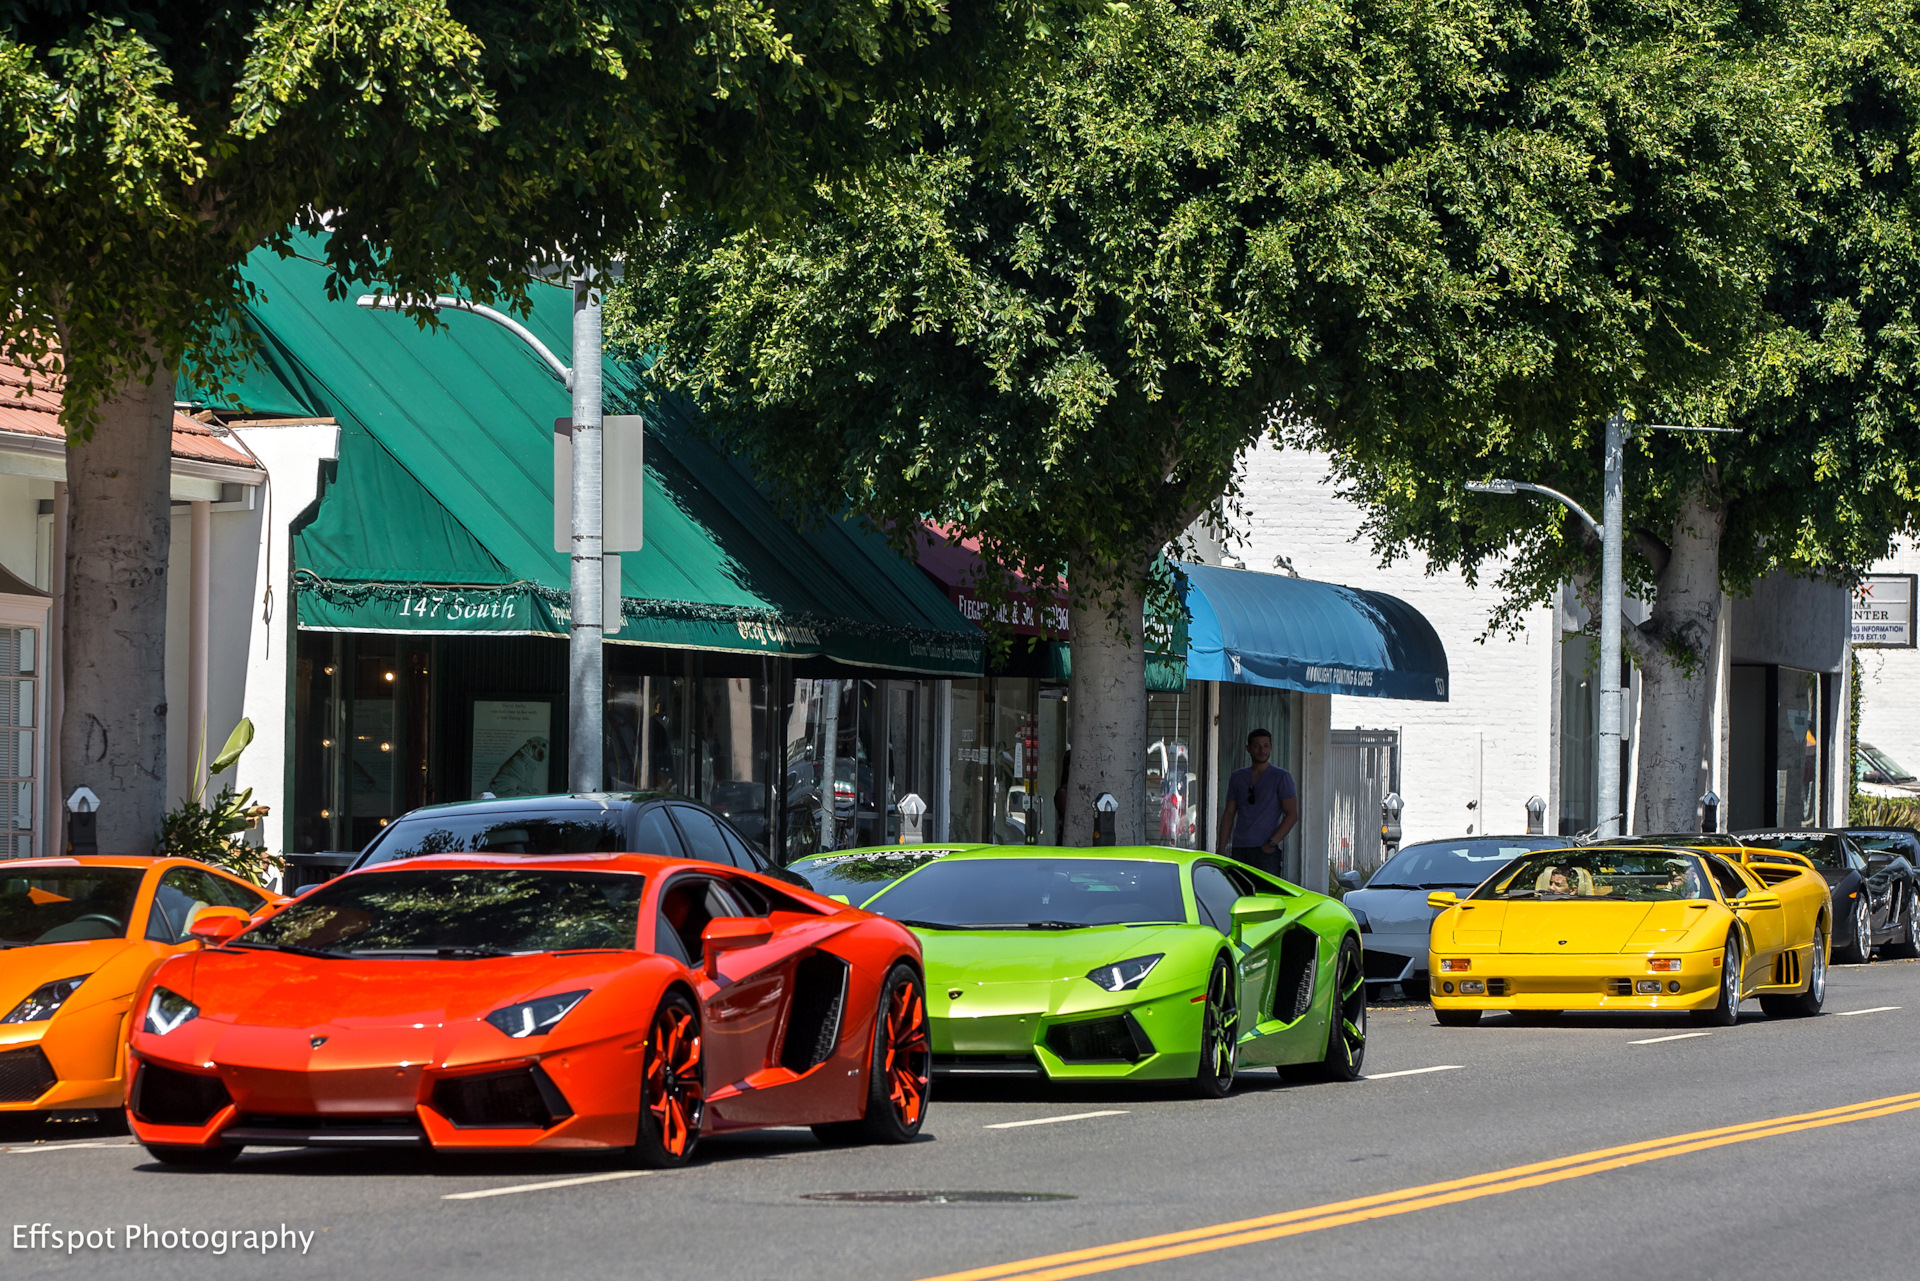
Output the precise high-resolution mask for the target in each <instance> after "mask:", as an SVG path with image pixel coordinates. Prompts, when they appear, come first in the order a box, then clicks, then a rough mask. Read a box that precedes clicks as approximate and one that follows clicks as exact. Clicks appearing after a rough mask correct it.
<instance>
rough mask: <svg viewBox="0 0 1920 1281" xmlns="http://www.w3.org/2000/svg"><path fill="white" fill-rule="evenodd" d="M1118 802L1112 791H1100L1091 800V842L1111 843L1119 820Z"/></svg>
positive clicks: (1113, 840) (1114, 837)
mask: <svg viewBox="0 0 1920 1281" xmlns="http://www.w3.org/2000/svg"><path fill="white" fill-rule="evenodd" d="M1119 814H1120V802H1119V801H1117V800H1115V799H1114V798H1113V793H1112V792H1102V793H1100V795H1099V796H1098V797H1097V798H1095V800H1094V802H1093V843H1094V844H1095V845H1112V844H1113V843H1114V842H1115V840H1116V839H1117V838H1116V835H1115V832H1116V830H1117V825H1118V822H1119Z"/></svg>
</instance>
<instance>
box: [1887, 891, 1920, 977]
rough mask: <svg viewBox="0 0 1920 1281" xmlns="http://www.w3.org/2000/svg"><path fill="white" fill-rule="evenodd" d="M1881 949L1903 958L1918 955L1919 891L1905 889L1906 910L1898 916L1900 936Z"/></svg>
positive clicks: (1890, 954) (1919, 947) (1919, 946)
mask: <svg viewBox="0 0 1920 1281" xmlns="http://www.w3.org/2000/svg"><path fill="white" fill-rule="evenodd" d="M1881 950H1882V951H1884V952H1885V953H1886V954H1887V955H1888V956H1897V957H1900V958H1902V959H1904V960H1911V959H1912V958H1914V957H1916V956H1920V891H1915V890H1912V889H1909V890H1908V891H1907V910H1906V911H1905V912H1904V913H1902V914H1901V917H1900V937H1899V939H1898V940H1897V941H1895V942H1892V943H1888V944H1886V945H1885V946H1884V947H1883V948H1882V949H1881Z"/></svg>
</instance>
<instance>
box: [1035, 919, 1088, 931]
mask: <svg viewBox="0 0 1920 1281" xmlns="http://www.w3.org/2000/svg"><path fill="white" fill-rule="evenodd" d="M1027 928H1028V929H1030V930H1090V929H1092V928H1093V926H1091V925H1089V924H1087V923H1086V922H1085V921H1028V922H1027Z"/></svg>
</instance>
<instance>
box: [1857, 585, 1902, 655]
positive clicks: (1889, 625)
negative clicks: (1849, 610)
mask: <svg viewBox="0 0 1920 1281" xmlns="http://www.w3.org/2000/svg"><path fill="white" fill-rule="evenodd" d="M1914 579H1915V575H1913V574H1868V575H1867V576H1866V577H1865V578H1862V579H1861V580H1860V585H1859V586H1858V587H1855V588H1854V589H1853V643H1854V644H1855V645H1862V646H1872V647H1874V648H1877V649H1912V648H1914V613H1913V605H1914Z"/></svg>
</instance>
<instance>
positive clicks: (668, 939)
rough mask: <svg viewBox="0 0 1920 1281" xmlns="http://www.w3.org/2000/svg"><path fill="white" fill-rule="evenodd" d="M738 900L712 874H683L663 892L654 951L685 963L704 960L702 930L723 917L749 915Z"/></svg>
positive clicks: (696, 963) (692, 963)
mask: <svg viewBox="0 0 1920 1281" xmlns="http://www.w3.org/2000/svg"><path fill="white" fill-rule="evenodd" d="M747 915H751V914H750V913H748V912H746V911H745V910H744V909H743V908H742V907H741V905H740V902H739V900H738V899H736V898H734V897H733V895H732V894H730V893H728V892H727V889H726V887H725V886H723V885H721V884H720V882H718V881H716V880H714V879H713V878H712V877H710V876H682V877H678V878H676V879H675V880H674V881H673V882H672V884H670V885H668V886H667V888H666V889H665V890H664V891H663V892H662V893H661V895H660V920H659V925H658V927H657V928H656V930H655V932H654V950H655V951H656V952H660V953H662V954H663V955H667V956H676V957H678V958H679V959H680V961H681V962H682V963H683V964H686V965H698V964H699V963H700V933H701V931H702V930H704V929H706V928H707V925H708V924H709V923H710V922H711V921H712V920H713V919H714V918H715V917H720V916H747Z"/></svg>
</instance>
